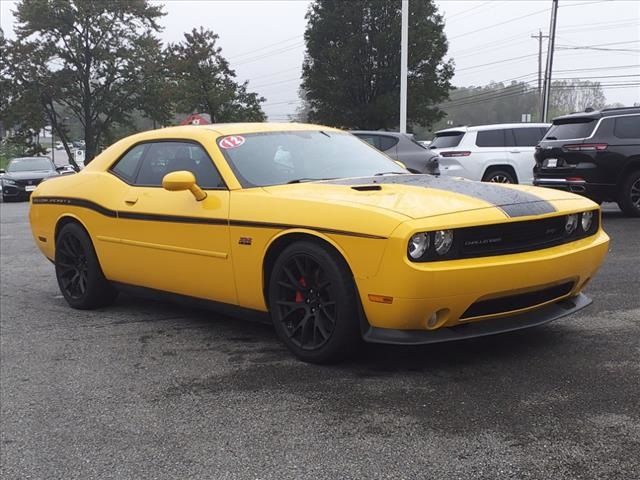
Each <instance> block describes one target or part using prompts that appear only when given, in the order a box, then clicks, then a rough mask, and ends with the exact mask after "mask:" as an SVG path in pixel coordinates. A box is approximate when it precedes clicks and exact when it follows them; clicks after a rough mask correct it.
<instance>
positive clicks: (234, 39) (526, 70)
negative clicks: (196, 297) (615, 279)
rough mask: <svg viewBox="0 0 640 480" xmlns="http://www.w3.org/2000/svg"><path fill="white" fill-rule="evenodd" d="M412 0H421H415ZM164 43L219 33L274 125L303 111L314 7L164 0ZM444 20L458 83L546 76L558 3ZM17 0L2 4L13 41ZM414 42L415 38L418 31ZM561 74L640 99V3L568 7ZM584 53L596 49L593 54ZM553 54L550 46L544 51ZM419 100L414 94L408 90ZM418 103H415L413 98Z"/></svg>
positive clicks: (458, 3)
mask: <svg viewBox="0 0 640 480" xmlns="http://www.w3.org/2000/svg"><path fill="white" fill-rule="evenodd" d="M411 1H419V0H410V3H409V5H411ZM154 3H159V4H163V5H164V6H165V11H166V13H167V15H166V16H165V17H164V18H163V20H162V24H163V26H164V31H163V32H162V33H161V37H162V38H163V40H164V41H165V42H177V41H180V40H181V39H182V34H183V32H185V31H188V30H190V29H192V28H194V27H199V26H200V25H202V26H204V27H206V28H210V29H212V30H214V31H215V32H216V33H218V34H219V35H220V46H221V47H222V49H223V54H224V55H225V57H227V58H228V59H229V61H230V62H231V66H232V67H233V68H234V69H235V71H236V73H237V75H238V78H239V79H240V80H249V81H250V88H251V90H253V91H257V92H259V93H260V94H261V95H263V96H264V97H266V98H267V102H266V103H265V105H264V110H265V111H266V112H267V114H268V115H269V118H270V119H271V120H286V119H287V116H288V115H289V114H292V113H294V112H295V109H296V107H297V103H298V95H297V89H298V85H299V83H300V80H299V77H300V71H301V65H302V59H303V55H304V42H303V37H302V36H303V33H304V29H305V25H306V20H305V14H306V11H307V8H308V6H309V3H310V2H309V1H306V0H279V1H278V0H209V1H207V0H198V1H187V0H168V1H167V0H165V1H158V2H154ZM436 4H437V5H438V7H439V9H440V11H441V12H442V13H443V14H444V17H445V21H446V27H445V32H446V34H447V38H448V39H449V56H450V57H452V58H453V59H454V60H455V64H456V73H455V77H454V79H453V84H454V85H456V86H469V85H483V84H486V83H488V82H490V81H504V80H510V79H514V78H517V79H518V80H524V81H528V80H531V81H532V82H533V81H535V80H536V78H537V68H538V66H537V61H538V60H537V53H538V42H537V40H535V39H533V38H531V35H533V34H537V33H538V29H541V30H542V31H543V33H547V31H548V29H549V19H550V11H551V0H530V1H525V0H493V1H482V0H436ZM14 5H15V2H13V1H8V0H0V17H1V18H0V20H1V25H2V28H3V30H4V32H5V34H6V35H7V36H9V37H11V36H13V35H12V30H13V15H12V14H11V10H13V8H14ZM409 35H411V33H409ZM556 44H557V46H558V49H557V51H556V54H555V57H554V77H556V78H582V79H585V80H587V79H588V80H596V81H601V82H602V84H603V86H604V85H609V86H605V87H604V92H605V94H606V97H607V101H608V102H609V103H613V102H620V103H623V104H625V105H633V103H634V102H640V87H639V86H637V85H635V86H634V85H629V83H635V84H638V83H640V1H638V0H609V1H598V0H560V8H559V10H558V27H557V41H556ZM584 47H590V48H589V49H585V48H584ZM544 51H545V53H546V40H545V49H544ZM409 93H410V92H409ZM409 101H411V98H410V97H409Z"/></svg>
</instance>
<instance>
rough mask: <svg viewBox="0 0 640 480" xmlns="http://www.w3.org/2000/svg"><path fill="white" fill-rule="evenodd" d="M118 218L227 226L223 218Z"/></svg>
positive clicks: (129, 214) (144, 215) (122, 215)
mask: <svg viewBox="0 0 640 480" xmlns="http://www.w3.org/2000/svg"><path fill="white" fill-rule="evenodd" d="M118 218H122V219H125V220H148V221H152V222H167V223H192V224H203V225H227V224H228V222H227V220H224V219H222V218H204V217H182V216H179V215H161V214H158V213H137V212H122V211H120V212H118Z"/></svg>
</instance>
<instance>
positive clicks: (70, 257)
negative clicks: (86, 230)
mask: <svg viewBox="0 0 640 480" xmlns="http://www.w3.org/2000/svg"><path fill="white" fill-rule="evenodd" d="M56 257H57V259H56V266H57V267H58V278H59V279H60V289H61V290H62V292H63V293H64V294H65V296H66V297H69V298H72V299H74V300H78V299H80V298H82V297H83V296H84V295H85V294H86V293H87V283H88V279H89V267H88V265H87V254H86V252H85V251H84V248H83V246H82V244H81V243H80V240H78V238H77V237H76V236H74V235H69V234H67V235H64V236H61V237H60V238H59V239H58V242H57V245H56Z"/></svg>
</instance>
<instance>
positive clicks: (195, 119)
mask: <svg viewBox="0 0 640 480" xmlns="http://www.w3.org/2000/svg"><path fill="white" fill-rule="evenodd" d="M210 123H211V116H210V115H209V114H208V113H192V114H191V115H189V116H188V117H187V118H185V119H184V120H182V121H181V122H180V125H209V124H210Z"/></svg>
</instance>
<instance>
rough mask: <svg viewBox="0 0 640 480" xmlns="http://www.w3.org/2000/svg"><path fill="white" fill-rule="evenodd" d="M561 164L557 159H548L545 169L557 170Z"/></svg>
mask: <svg viewBox="0 0 640 480" xmlns="http://www.w3.org/2000/svg"><path fill="white" fill-rule="evenodd" d="M558 164H559V162H558V159H557V158H547V159H546V160H545V161H544V165H543V166H544V168H556V167H557V166H558Z"/></svg>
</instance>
